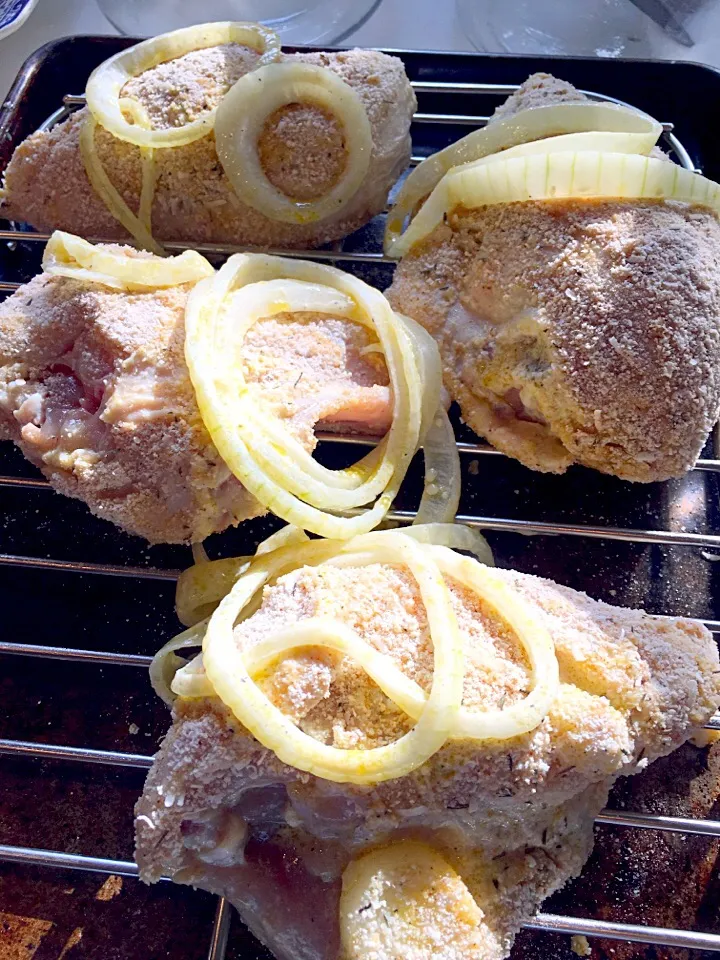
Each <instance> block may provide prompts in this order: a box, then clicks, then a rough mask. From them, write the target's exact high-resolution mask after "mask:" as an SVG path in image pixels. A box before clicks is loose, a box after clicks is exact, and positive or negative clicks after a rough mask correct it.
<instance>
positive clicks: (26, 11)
mask: <svg viewBox="0 0 720 960" xmlns="http://www.w3.org/2000/svg"><path fill="white" fill-rule="evenodd" d="M37 2H38V0H0V39H2V38H3V37H9V36H10V34H11V33H15V31H16V30H19V29H20V27H21V26H22V25H23V24H24V23H25V21H26V20H27V18H28V17H29V16H30V14H31V13H32V12H33V10H34V9H35V6H36V5H37Z"/></svg>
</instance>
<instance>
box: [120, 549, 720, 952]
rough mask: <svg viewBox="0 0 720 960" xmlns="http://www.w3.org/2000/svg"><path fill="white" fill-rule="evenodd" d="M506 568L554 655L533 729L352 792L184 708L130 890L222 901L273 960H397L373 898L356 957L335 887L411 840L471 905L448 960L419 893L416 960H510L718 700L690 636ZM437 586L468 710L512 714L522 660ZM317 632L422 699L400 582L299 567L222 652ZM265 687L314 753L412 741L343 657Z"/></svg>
mask: <svg viewBox="0 0 720 960" xmlns="http://www.w3.org/2000/svg"><path fill="white" fill-rule="evenodd" d="M499 573H500V576H501V577H502V579H503V581H504V582H505V583H506V584H507V586H509V587H510V588H511V589H512V590H513V591H516V592H517V594H518V597H519V599H522V601H524V602H525V603H527V604H529V606H530V608H531V609H532V610H533V612H534V614H535V615H536V616H537V617H538V618H539V619H541V620H542V622H544V624H545V625H546V626H547V628H548V629H549V631H550V634H551V636H552V638H553V641H554V644H555V651H556V655H557V658H558V662H559V667H560V681H561V683H560V687H559V692H558V694H557V696H556V699H555V701H554V702H553V704H552V706H551V708H550V711H549V713H548V714H547V715H546V717H545V718H544V720H542V722H541V723H540V725H539V726H537V727H536V728H535V729H534V730H532V731H531V732H529V733H527V734H523V735H521V736H516V737H514V738H513V739H511V740H505V741H499V740H491V741H487V740H486V741H472V740H454V741H447V742H446V743H445V745H444V746H443V747H441V749H440V750H439V751H438V752H437V753H436V754H435V755H434V756H433V757H431V758H430V759H429V760H428V761H426V762H425V763H424V764H423V765H422V766H420V767H419V768H417V769H416V770H415V771H414V772H412V773H410V774H407V775H405V776H403V777H401V778H399V779H394V780H387V781H385V782H381V783H377V784H375V785H367V786H353V785H351V784H347V783H331V782H329V781H327V780H323V779H319V778H318V777H316V776H313V775H311V774H306V773H302V772H300V771H298V770H296V769H294V768H293V767H290V766H287V765H285V764H284V763H282V762H280V761H279V760H278V759H277V757H276V756H275V754H274V753H272V752H271V751H269V750H267V749H265V748H264V747H262V746H261V745H260V744H259V743H258V742H257V741H256V740H254V739H253V737H251V736H250V734H249V733H248V732H247V731H246V730H245V729H244V728H242V727H241V726H240V725H239V724H238V723H237V721H235V720H234V718H233V717H232V716H231V715H230V714H229V713H228V712H227V711H226V710H225V708H224V707H223V706H222V704H221V703H220V701H219V700H215V699H212V698H196V699H182V698H181V699H180V700H178V701H176V704H175V710H174V718H173V726H172V728H171V730H170V733H169V734H168V736H167V738H166V739H165V741H164V743H163V745H162V747H161V750H160V752H159V754H158V755H157V756H156V758H155V762H154V766H153V768H152V770H151V771H150V773H149V775H148V779H147V782H146V785H145V791H144V794H143V796H142V798H141V799H140V801H139V802H138V804H137V807H136V837H137V849H136V858H137V862H138V864H139V867H140V875H141V877H142V878H143V879H144V880H146V881H148V882H155V881H157V880H158V879H159V878H160V877H161V876H169V877H171V878H172V879H173V880H175V881H176V882H179V883H186V884H191V885H193V886H198V887H202V888H203V889H207V890H210V891H213V892H215V893H219V894H222V895H224V896H226V897H228V898H229V899H230V900H231V901H232V902H233V903H234V904H235V905H236V906H237V907H238V909H239V910H240V912H241V915H242V917H243V919H244V921H245V922H246V923H247V924H248V926H249V927H250V929H251V930H252V931H253V932H254V933H255V935H256V936H258V937H259V939H261V940H262V941H263V942H264V943H266V944H267V945H268V946H269V947H270V949H271V950H272V951H273V953H274V954H275V956H276V957H277V958H278V960H290V958H293V960H297V958H302V960H356V956H359V955H362V956H372V957H373V958H374V960H394V958H396V957H398V956H405V955H406V954H404V953H403V952H402V950H401V948H400V947H399V946H397V945H393V943H392V942H390V941H389V940H388V937H390V940H391V939H392V935H391V934H387V936H386V935H385V933H384V932H383V931H387V930H388V929H390V930H392V929H393V925H394V924H395V923H396V919H395V918H394V916H393V911H392V910H390V916H389V917H386V918H385V924H386V927H384V928H382V929H377V928H376V927H375V924H376V922H377V923H380V927H382V911H380V914H378V912H377V911H374V910H373V909H371V906H372V905H371V904H370V902H368V905H367V906H363V907H361V908H360V909H359V910H358V915H357V916H356V917H354V918H353V919H354V922H355V927H356V928H358V927H359V928H360V930H361V938H360V939H361V942H362V943H364V944H365V946H363V947H362V950H363V951H364V952H362V951H361V953H360V954H356V953H348V948H347V947H346V946H345V945H344V944H345V941H344V940H341V926H342V922H341V919H340V918H339V911H340V910H341V909H342V904H343V903H344V902H345V901H343V900H341V887H342V880H341V878H342V876H343V873H344V871H346V868H347V865H348V863H350V862H351V861H352V863H353V864H355V863H358V862H362V857H363V855H364V854H365V852H366V851H368V850H377V849H385V848H386V847H387V849H389V850H392V849H393V845H394V844H396V843H403V842H408V841H411V842H415V843H417V842H420V843H422V844H425V845H429V846H430V847H431V848H433V849H434V850H436V851H439V852H440V854H442V856H443V857H445V858H446V859H447V861H449V862H450V863H452V865H453V867H454V869H455V871H457V873H458V874H459V875H460V877H461V878H462V881H463V882H464V884H465V885H466V887H467V889H468V890H469V891H470V894H472V898H473V899H474V902H475V904H476V905H477V907H475V906H472V904H471V906H472V909H471V911H470V915H471V916H472V917H473V920H472V924H473V925H474V926H473V931H472V943H473V946H472V948H471V949H465V951H464V952H462V951H461V952H458V949H457V942H456V938H455V937H454V933H453V929H452V923H455V922H456V921H455V920H453V921H452V923H451V924H450V927H448V916H449V915H448V910H447V908H448V901H447V899H446V898H445V897H444V894H443V893H442V891H441V892H439V893H437V896H436V897H435V899H434V900H433V894H432V890H431V892H430V901H429V902H428V903H426V904H425V905H424V908H423V910H420V908H419V907H418V910H417V912H416V913H413V916H415V918H416V919H415V921H413V922H416V923H418V924H420V925H422V926H423V929H422V930H421V931H416V932H417V933H418V936H420V934H422V942H423V943H425V947H424V948H422V949H418V950H417V952H416V953H412V956H413V957H416V958H417V960H425V958H426V957H427V958H428V960H429V958H430V957H431V956H432V957H439V958H443V960H458V958H459V957H463V960H501V958H503V957H505V956H507V954H508V953H509V951H510V948H511V945H512V941H513V938H514V936H515V934H516V933H517V931H518V930H519V928H520V926H521V925H522V924H523V923H524V922H525V921H527V920H529V919H530V918H531V917H532V916H533V915H534V913H535V912H536V910H537V908H538V907H539V905H540V903H541V902H542V900H543V899H544V898H545V897H547V896H548V895H549V894H550V893H552V892H553V891H555V890H557V889H558V888H559V887H561V886H562V885H563V884H564V883H565V882H566V881H567V880H568V879H569V878H570V877H573V876H576V875H578V874H579V873H580V871H581V869H582V866H583V864H584V862H585V860H586V859H587V857H588V856H589V854H590V850H591V848H592V845H593V819H594V817H595V816H596V815H597V813H598V812H599V811H600V810H601V809H602V807H603V806H604V805H605V803H606V800H607V796H608V791H609V789H610V787H611V786H612V785H613V783H614V781H615V780H616V778H617V777H619V776H621V775H627V774H633V773H637V772H639V771H641V770H642V769H644V768H645V767H646V766H647V765H648V763H650V762H651V761H653V760H655V759H656V758H658V757H661V756H664V755H666V754H669V753H670V752H671V751H672V750H674V749H676V748H677V747H678V746H680V745H681V744H682V743H683V741H685V740H686V739H687V738H688V737H689V736H690V735H691V734H692V732H693V730H694V729H695V728H697V727H699V726H701V725H702V724H703V723H705V722H706V721H707V719H708V718H709V717H710V716H711V715H712V713H713V711H714V710H715V707H716V705H717V703H718V702H719V700H720V674H718V654H717V650H716V647H715V644H714V642H713V640H712V638H711V636H710V634H709V633H708V632H707V631H706V630H705V629H704V628H703V627H701V626H699V625H697V624H694V623H692V622H690V621H687V620H671V619H660V618H653V617H649V616H647V615H646V614H644V613H642V612H639V611H632V610H624V609H620V608H617V607H611V606H609V605H607V604H604V603H599V602H596V601H594V600H591V599H590V598H588V597H587V596H585V595H584V594H580V593H577V592H575V591H573V590H570V589H568V588H565V587H561V586H558V585H556V584H554V583H552V582H551V581H548V580H542V579H539V578H536V577H533V576H529V575H526V574H520V573H515V572H512V571H499ZM448 585H449V587H450V591H451V598H452V605H453V608H454V611H455V613H456V616H457V618H458V624H459V627H460V630H461V633H462V635H463V638H464V640H465V643H466V651H467V655H466V658H465V671H466V672H465V681H464V700H463V703H464V706H465V707H467V708H469V709H471V710H472V709H476V710H480V711H483V710H491V709H493V708H502V707H503V706H506V705H507V706H510V705H512V704H513V703H515V702H517V701H518V700H520V699H522V698H523V697H524V696H525V695H526V692H527V688H528V681H529V673H528V671H529V663H528V660H527V657H526V654H525V652H524V651H523V648H522V647H521V646H520V645H519V642H518V640H517V638H516V637H515V635H514V634H513V633H512V631H510V630H509V629H508V625H507V624H506V623H505V622H504V621H503V620H501V619H500V618H499V615H498V614H497V612H495V611H493V610H492V609H491V608H488V607H487V606H486V605H485V602H484V601H483V600H481V599H479V598H478V597H477V596H476V595H471V594H470V593H469V592H468V591H467V590H466V589H465V588H464V587H462V586H460V585H459V584H458V583H456V582H454V581H453V580H452V579H449V580H448ZM309 617H323V618H326V617H330V618H332V619H335V620H337V621H340V622H341V623H345V624H346V625H348V626H351V627H352V628H353V629H354V630H356V631H357V632H358V633H359V634H360V635H361V637H362V638H363V639H364V640H365V641H366V642H368V643H369V644H371V645H372V646H373V647H375V648H376V649H377V650H380V651H381V652H383V653H385V654H387V655H389V656H390V657H392V658H393V660H395V662H396V663H397V664H398V665H399V666H400V667H401V668H402V670H403V672H404V673H406V675H407V676H408V677H410V678H412V679H414V680H415V681H416V682H417V683H419V684H420V685H421V686H423V687H424V688H425V689H426V690H427V689H428V687H429V684H430V679H431V675H432V656H433V654H432V644H431V641H430V637H429V631H428V625H427V620H426V615H425V610H424V606H423V603H422V601H421V599H420V597H419V593H418V589H417V586H416V585H415V581H414V580H413V578H412V577H411V576H410V575H409V574H407V573H406V572H405V570H404V569H403V568H401V567H397V566H390V565H386V564H370V565H368V566H365V567H352V566H349V567H342V568H337V567H333V566H320V567H313V568H309V567H302V568H300V569H298V570H296V571H294V572H292V573H289V574H286V575H285V576H283V577H281V578H280V579H279V580H278V581H277V582H276V583H275V584H274V585H273V586H270V587H266V588H265V592H264V594H263V599H262V605H261V607H260V608H259V609H258V610H257V611H256V612H255V613H254V614H253V615H252V616H250V617H249V618H248V619H246V620H244V621H242V622H241V623H240V624H238V625H237V626H236V627H235V634H234V635H235V640H236V642H237V644H238V645H240V647H241V648H243V649H249V648H250V647H251V646H252V645H254V644H255V643H258V642H261V641H263V640H264V639H265V638H267V637H269V636H270V635H271V634H274V633H275V632H276V631H278V630H280V629H282V628H283V627H284V626H286V625H289V624H295V623H297V622H298V621H300V622H301V621H302V620H303V619H305V618H309ZM260 682H261V683H262V684H263V689H264V690H265V692H266V694H267V695H268V696H269V697H270V699H271V700H272V701H273V703H274V704H275V705H276V706H278V707H279V708H280V709H281V710H282V711H283V712H284V713H286V714H287V715H288V716H290V717H292V719H293V721H294V722H295V723H296V724H298V725H299V727H300V728H301V729H302V730H304V731H305V732H306V733H308V734H310V735H311V736H312V737H314V738H315V739H317V740H319V741H320V742H321V743H325V744H330V745H334V746H336V747H341V748H370V747H375V746H380V745H384V744H387V743H390V742H391V741H394V740H396V739H397V738H398V737H400V736H402V735H403V734H404V733H406V732H407V730H408V725H409V720H408V718H407V716H406V715H405V714H404V713H402V712H401V711H400V710H399V709H398V708H397V707H395V705H394V704H393V703H392V702H391V701H389V700H388V699H386V698H385V696H384V695H383V694H382V693H381V692H380V690H379V688H377V687H376V686H375V685H374V684H373V683H372V681H370V680H369V678H368V676H367V675H366V674H365V673H364V672H363V671H362V670H361V669H360V668H359V667H358V666H356V665H355V664H354V662H353V661H351V660H349V659H348V658H345V657H342V658H341V657H339V656H336V655H328V653H327V651H324V650H323V651H318V652H315V651H314V649H313V648H305V649H304V650H301V651H298V652H297V653H296V654H293V655H291V656H288V657H286V659H284V660H282V661H281V662H280V663H279V665H277V666H276V667H275V668H274V670H273V671H272V673H271V674H270V675H264V677H263V679H262V681H260ZM358 858H360V860H358ZM346 875H347V874H346ZM438 889H439V888H438ZM450 906H451V907H452V904H450ZM466 906H467V904H466ZM478 908H479V909H478ZM453 910H454V908H452V909H450V916H451V917H454V916H455V913H453ZM395 913H397V910H396V911H395ZM463 915H464V916H465V918H466V920H467V916H468V910H467V909H465V910H464V914H463ZM418 917H421V919H420V920H418V919H417V918H418ZM363 918H365V919H363ZM457 922H459V921H457ZM436 923H437V927H435V926H434V924H436ZM378 944H384V946H383V945H381V946H378ZM428 944H433V947H432V949H431V948H430V947H429V946H428ZM398 950H400V952H398ZM408 955H410V954H408Z"/></svg>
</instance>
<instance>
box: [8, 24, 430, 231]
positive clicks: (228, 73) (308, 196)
mask: <svg viewBox="0 0 720 960" xmlns="http://www.w3.org/2000/svg"><path fill="white" fill-rule="evenodd" d="M257 57H258V54H257V53H256V52H255V51H254V50H250V49H249V48H247V47H243V46H241V45H239V44H236V43H229V44H221V45H220V46H216V47H209V48H206V49H202V50H195V51H193V52H192V53H188V54H185V55H184V56H182V57H177V58H176V59H174V60H171V61H169V62H167V63H162V64H160V65H158V66H156V67H153V68H152V69H149V70H146V71H145V72H144V73H142V74H140V76H138V77H136V78H134V79H132V80H131V81H129V82H128V83H127V84H126V85H125V87H124V88H123V91H122V95H123V96H126V97H132V98H135V99H137V100H138V101H139V102H140V103H141V104H142V106H143V107H144V108H145V110H146V111H147V114H148V116H149V118H150V121H151V123H152V125H153V127H155V128H157V129H162V128H168V127H175V126H181V125H183V124H185V123H188V122H189V121H191V120H193V119H195V118H196V117H197V116H199V115H200V114H202V113H203V112H204V111H207V110H208V108H210V107H213V106H216V105H217V104H218V103H219V102H220V100H221V99H222V97H223V96H224V95H225V93H226V92H227V91H228V90H229V88H230V87H231V86H232V85H233V84H234V83H235V82H236V81H237V80H238V79H239V78H240V77H242V76H243V75H244V74H246V73H247V72H248V71H249V70H250V69H252V67H253V66H254V64H255V61H256V60H257ZM282 60H283V61H285V62H295V61H297V62H302V63H310V64H314V65H316V66H322V67H325V68H326V69H327V70H330V71H332V72H333V73H335V74H337V75H338V76H340V77H341V78H342V79H343V80H344V81H345V82H346V83H348V84H349V85H350V86H351V87H352V88H353V89H354V90H355V91H356V93H357V94H358V96H359V97H360V99H361V100H362V103H363V105H364V107H365V109H366V111H367V116H368V120H369V122H370V127H371V134H372V141H373V150H372V156H371V158H370V165H369V170H368V173H367V175H366V177H365V179H364V181H363V182H362V183H361V184H360V187H359V188H358V190H357V192H356V194H355V195H354V196H353V198H352V199H351V200H350V201H349V203H348V204H347V206H345V207H344V208H343V209H342V210H341V211H339V212H338V213H337V214H333V215H332V216H330V217H328V218H326V219H325V220H322V221H320V222H319V223H311V224H298V223H283V222H279V221H273V220H268V219H267V218H266V217H265V216H264V215H263V214H261V213H259V212H258V211H257V210H254V209H253V208H251V207H248V206H246V205H245V204H244V203H241V201H240V200H239V199H238V197H237V195H236V194H235V192H234V191H233V189H232V187H231V186H230V182H229V181H228V179H227V177H226V176H225V173H224V171H223V168H222V166H221V165H220V163H219V161H218V156H217V152H216V150H215V139H214V136H213V135H212V134H210V135H208V136H206V137H203V138H202V139H200V140H196V141H195V142H194V143H191V144H188V145H186V146H184V147H179V148H175V149H161V150H157V151H155V164H156V170H157V183H156V190H155V199H154V202H153V207H152V228H153V234H154V235H155V236H156V237H158V238H160V239H161V240H185V241H195V242H214V243H232V244H236V245H245V246H251V245H252V246H259V247H273V246H278V247H308V246H317V245H319V244H322V243H326V242H328V241H331V240H336V239H338V238H340V237H344V236H345V235H346V234H348V233H351V232H352V231H353V230H355V229H357V228H358V227H360V226H362V224H364V223H366V222H367V221H368V220H370V219H371V218H372V217H373V216H375V214H377V213H380V211H381V210H382V209H383V208H384V207H385V204H386V201H387V195H388V191H389V189H390V187H391V186H392V185H393V183H394V182H395V181H396V180H397V178H398V177H399V176H400V174H401V173H402V171H403V170H404V169H405V167H406V166H407V164H408V161H409V159H410V121H411V119H412V115H413V112H414V110H415V107H416V102H415V95H414V93H413V91H412V87H411V86H410V82H409V80H408V78H407V76H406V75H405V69H404V66H403V63H402V61H401V60H399V59H397V57H390V56H387V55H386V54H383V53H377V52H375V51H369V50H347V51H343V52H338V53H302V54H291V55H285V56H283V57H282ZM85 117H86V111H85V110H80V111H79V112H78V113H75V114H73V115H72V116H71V117H70V118H69V119H68V120H66V121H65V122H64V123H61V124H59V125H58V126H56V127H54V128H53V129H52V130H51V131H49V132H39V133H35V134H33V135H32V136H31V137H29V138H28V139H27V140H25V141H24V142H23V143H21V144H20V146H19V147H18V148H17V149H16V150H15V153H14V154H13V157H12V159H11V161H10V163H9V165H8V167H7V170H6V172H5V184H4V185H5V192H4V197H3V198H2V203H1V204H0V213H1V215H2V216H3V217H6V218H8V219H12V220H23V221H26V222H27V223H30V224H32V225H33V226H34V227H36V228H37V229H39V230H52V229H62V230H68V231H69V232H71V233H76V234H78V235H79V236H82V237H100V238H103V239H110V240H127V239H128V235H127V233H126V232H125V230H124V229H123V227H122V226H121V225H120V224H119V223H118V222H117V220H115V219H114V218H113V217H112V216H111V214H110V213H109V212H108V210H107V208H106V206H105V204H104V203H103V201H102V200H101V199H100V198H99V197H98V196H97V194H96V193H95V191H94V190H93V188H92V186H91V185H90V182H89V181H88V178H87V176H86V174H85V168H84V166H83V161H82V157H81V155H80V146H79V137H80V129H81V126H82V123H83V121H84V119H85ZM96 146H97V152H98V156H99V158H100V160H101V162H102V164H103V166H104V169H105V170H106V172H107V173H108V175H109V177H110V179H111V181H112V182H113V184H114V186H115V187H116V188H117V189H118V191H119V192H120V194H121V195H122V197H123V199H124V200H125V202H126V203H127V204H128V205H129V206H130V208H131V209H132V210H137V208H138V203H139V198H140V189H141V183H142V175H141V160H140V151H139V148H137V147H135V146H133V145H132V144H129V143H126V142H124V141H121V140H118V139H116V138H115V137H113V136H112V135H111V134H109V133H107V132H106V131H104V130H102V129H99V130H98V132H97V133H96ZM258 150H259V156H260V161H261V165H262V167H263V169H264V171H265V174H266V175H267V177H268V179H269V180H270V181H271V182H272V183H273V184H274V185H275V186H276V187H277V188H278V189H279V190H280V191H282V192H284V193H286V194H287V195H288V196H290V197H292V198H294V199H296V200H303V201H308V200H313V199H316V198H318V197H321V196H323V195H324V194H326V193H327V192H328V191H329V190H330V189H331V188H332V187H333V186H334V185H335V183H336V182H337V181H338V180H339V178H340V177H341V176H342V174H343V171H344V169H345V165H346V163H347V148H346V144H345V136H344V132H343V129H342V126H341V124H340V123H339V121H338V120H337V119H336V118H335V117H333V116H332V115H330V114H329V113H327V112H325V111H323V110H321V109H320V108H318V107H316V106H315V105H312V104H302V103H300V104H298V103H295V104H289V105H288V106H286V107H281V108H280V109H279V110H276V111H275V112H274V113H273V114H271V116H270V117H269V118H268V120H267V122H266V124H265V127H264V128H263V131H262V132H261V135H260V138H259V141H258Z"/></svg>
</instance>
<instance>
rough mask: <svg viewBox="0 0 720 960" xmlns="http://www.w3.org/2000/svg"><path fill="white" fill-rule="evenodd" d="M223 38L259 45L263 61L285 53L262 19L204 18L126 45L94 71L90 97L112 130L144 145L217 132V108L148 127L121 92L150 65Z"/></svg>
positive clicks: (91, 106) (170, 143)
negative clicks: (127, 110)
mask: <svg viewBox="0 0 720 960" xmlns="http://www.w3.org/2000/svg"><path fill="white" fill-rule="evenodd" d="M222 43H238V44H242V45H243V46H246V47H250V48H252V49H253V50H257V52H258V53H259V54H260V59H259V61H258V63H257V66H258V67H262V66H264V65H265V64H268V63H272V62H273V61H274V60H277V59H278V57H279V56H280V40H279V39H278V36H277V34H276V33H274V32H273V31H272V30H269V29H268V28H267V27H264V26H262V25H261V24H258V23H240V22H234V21H229V20H228V21H221V22H218V23H203V24H198V25H196V26H193V27H184V28H183V29H181V30H173V31H172V32H171V33H163V34H161V35H160V36H158V37H152V38H151V39H149V40H143V42H142V43H138V44H136V45H135V46H133V47H128V48H127V49H126V50H121V51H120V53H116V54H115V56H113V57H110V58H109V59H108V60H105V62H104V63H101V64H100V66H99V67H96V69H95V70H93V72H92V73H91V74H90V79H89V80H88V82H87V87H86V88H85V97H86V100H87V105H88V109H89V111H90V113H91V114H92V116H93V117H94V119H95V120H96V121H97V122H98V123H100V124H102V126H103V127H105V129H106V130H108V131H109V132H110V133H112V134H113V135H114V136H116V137H118V139H120V140H125V141H127V142H128V143H134V144H135V145H136V146H138V147H152V148H153V149H159V148H163V147H181V146H184V145H185V144H188V143H193V141H195V140H199V139H200V138H201V137H205V136H207V134H209V133H211V131H212V129H213V125H214V123H215V115H216V112H217V110H216V109H214V110H208V111H207V113H205V114H203V115H202V116H201V117H199V118H198V119H197V120H193V121H191V122H190V123H186V124H184V125H183V126H182V127H169V128H168V129H165V130H146V129H144V128H143V127H142V126H140V125H138V124H133V123H129V122H128V120H127V119H126V118H125V116H124V115H123V111H122V108H121V105H120V95H121V92H122V89H123V87H124V86H125V84H126V83H127V82H128V81H129V80H132V79H133V77H137V76H139V75H140V74H141V73H144V72H145V71H146V70H150V69H151V68H152V67H156V66H158V64H161V63H165V62H167V61H168V60H174V59H176V58H177V57H181V56H183V54H186V53H190V52H192V51H193V50H202V49H204V48H205V47H215V46H218V45H219V44H222Z"/></svg>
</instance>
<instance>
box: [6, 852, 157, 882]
mask: <svg viewBox="0 0 720 960" xmlns="http://www.w3.org/2000/svg"><path fill="white" fill-rule="evenodd" d="M0 860H4V861H5V862H6V863H21V864H23V865H26V866H38V867H62V868H64V869H66V870H87V871H88V872H89V873H114V874H116V875H117V876H120V877H137V876H138V874H139V870H138V868H137V864H135V863H132V862H130V861H129V860H108V859H107V858H105V857H85V856H83V855H82V854H79V853H61V852H59V851H57V850H35V849H34V848H32V847H13V846H9V845H8V844H4V843H3V844H0ZM167 879H169V878H167V877H163V880H167Z"/></svg>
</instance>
